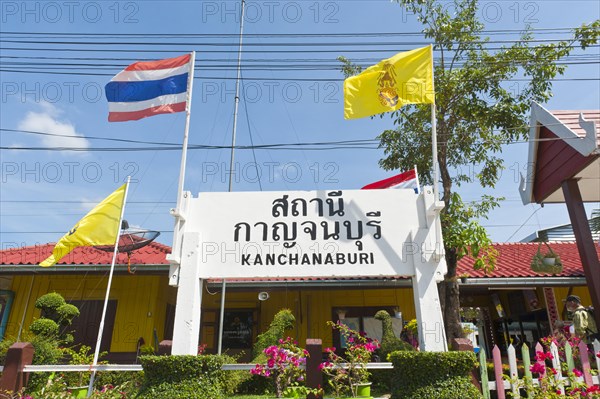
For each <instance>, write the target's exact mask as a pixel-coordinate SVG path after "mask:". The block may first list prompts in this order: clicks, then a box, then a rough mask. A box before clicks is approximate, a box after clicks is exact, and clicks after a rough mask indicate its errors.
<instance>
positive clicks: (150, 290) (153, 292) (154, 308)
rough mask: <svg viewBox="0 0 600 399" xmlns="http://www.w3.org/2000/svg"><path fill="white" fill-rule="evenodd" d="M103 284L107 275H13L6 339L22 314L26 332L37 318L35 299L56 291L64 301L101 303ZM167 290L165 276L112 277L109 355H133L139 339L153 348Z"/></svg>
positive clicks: (13, 334)
mask: <svg viewBox="0 0 600 399" xmlns="http://www.w3.org/2000/svg"><path fill="white" fill-rule="evenodd" d="M32 279H33V285H31V283H32ZM107 283H108V277H107V276H98V275H89V274H88V275H35V276H31V275H28V276H23V275H18V276H14V278H13V281H12V287H11V290H12V291H14V292H15V298H14V302H13V307H12V310H11V314H10V317H9V323H8V326H7V332H6V336H16V335H17V334H18V330H19V326H20V325H21V320H22V319H23V313H24V312H25V318H24V323H23V325H24V328H23V331H27V327H28V326H29V325H30V324H31V322H32V321H33V320H34V319H35V318H38V317H39V316H40V311H39V310H38V309H35V307H34V303H35V300H36V299H37V298H38V297H40V296H42V295H44V294H47V293H49V292H58V293H59V294H61V295H62V296H63V297H64V298H65V299H66V300H67V301H69V300H73V301H74V300H104V296H105V293H106V286H107ZM30 287H31V295H29V290H30ZM168 288H170V287H168V282H167V277H166V276H148V275H135V274H134V275H117V276H114V277H113V282H112V288H111V292H110V296H109V299H110V300H116V301H117V310H116V315H115V323H114V329H113V335H112V340H111V345H110V351H111V352H135V351H136V345H137V341H138V339H139V338H140V337H142V338H144V341H145V342H146V344H150V345H154V343H153V341H154V339H153V329H154V328H156V329H157V333H158V336H159V341H160V340H161V339H162V334H163V326H164V323H165V312H166V302H167V301H168V300H169V298H170V296H169V292H168V291H169V290H168ZM173 302H174V301H173ZM26 306H27V310H25V307H26Z"/></svg>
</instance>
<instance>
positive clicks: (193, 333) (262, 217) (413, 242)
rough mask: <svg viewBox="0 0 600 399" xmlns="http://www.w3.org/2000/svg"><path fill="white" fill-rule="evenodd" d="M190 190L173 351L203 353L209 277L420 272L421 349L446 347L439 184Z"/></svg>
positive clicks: (416, 278)
mask: <svg viewBox="0 0 600 399" xmlns="http://www.w3.org/2000/svg"><path fill="white" fill-rule="evenodd" d="M183 198H184V201H183V203H182V209H181V213H180V214H178V215H176V216H177V217H178V218H181V219H180V220H184V223H182V224H181V228H179V229H177V230H176V231H175V232H174V238H173V253H172V254H171V256H170V257H169V260H170V262H171V270H170V273H169V274H170V275H169V278H170V283H171V284H172V285H176V286H177V285H178V287H179V288H178V291H177V307H176V311H175V323H174V324H175V326H174V332H173V349H172V353H173V354H178V355H182V354H195V353H196V352H197V346H198V336H199V331H200V310H201V297H202V291H203V290H202V283H201V279H203V278H224V279H227V278H229V279H231V278H269V277H338V276H340V277H341V276H345V277H352V276H373V277H376V276H411V277H412V282H413V296H414V302H415V310H416V313H417V319H418V320H419V323H418V330H419V334H418V335H419V340H420V347H421V349H422V350H427V351H443V350H446V349H447V348H446V338H445V334H444V328H443V318H442V312H441V305H440V301H439V297H438V291H437V282H438V281H441V280H443V278H444V274H445V273H446V262H445V259H444V255H443V241H442V236H441V226H440V216H439V211H440V210H441V209H442V204H441V203H436V202H435V201H434V195H433V193H432V190H431V188H425V189H424V190H423V192H422V193H421V194H415V192H414V191H413V190H409V189H398V190H364V191H363V190H351V191H286V192H241V193H201V194H200V195H199V197H198V198H191V195H190V194H189V193H184V195H183ZM177 225H180V224H179V223H178V224H177Z"/></svg>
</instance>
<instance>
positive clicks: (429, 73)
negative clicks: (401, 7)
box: [344, 46, 435, 119]
mask: <svg viewBox="0 0 600 399" xmlns="http://www.w3.org/2000/svg"><path fill="white" fill-rule="evenodd" d="M434 101H435V92H434V89H433V56H432V47H431V46H427V47H423V48H418V49H415V50H411V51H406V52H403V53H398V54H396V55H395V56H393V57H391V58H388V59H386V60H383V61H381V62H380V63H379V64H377V65H373V66H371V67H369V68H367V69H365V70H364V71H363V72H362V73H360V74H359V75H356V76H352V77H349V78H348V79H346V80H345V81H344V118H346V119H356V118H363V117H365V116H371V115H377V114H380V113H382V112H389V111H394V110H397V109H398V108H400V107H402V106H404V105H407V104H419V103H425V104H432V103H433V102H434Z"/></svg>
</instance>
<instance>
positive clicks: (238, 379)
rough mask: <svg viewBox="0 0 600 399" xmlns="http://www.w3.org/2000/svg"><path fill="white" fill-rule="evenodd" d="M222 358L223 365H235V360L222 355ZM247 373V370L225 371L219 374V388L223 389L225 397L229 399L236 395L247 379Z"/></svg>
mask: <svg viewBox="0 0 600 399" xmlns="http://www.w3.org/2000/svg"><path fill="white" fill-rule="evenodd" d="M221 357H223V363H224V364H234V363H237V358H236V357H233V356H230V355H227V354H224V355H221ZM248 374H249V373H248V371H247V370H227V371H223V373H222V374H221V378H222V380H221V386H222V387H223V393H224V394H225V397H227V398H230V397H232V396H233V395H234V394H236V393H238V391H239V388H240V385H241V384H242V383H243V382H244V381H246V380H247V379H248Z"/></svg>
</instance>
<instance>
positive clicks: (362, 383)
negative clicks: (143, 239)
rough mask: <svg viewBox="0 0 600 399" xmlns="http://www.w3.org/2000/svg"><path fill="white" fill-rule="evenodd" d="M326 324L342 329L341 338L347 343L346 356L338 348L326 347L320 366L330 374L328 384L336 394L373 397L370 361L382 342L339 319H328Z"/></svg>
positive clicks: (340, 330) (340, 395) (339, 395)
mask: <svg viewBox="0 0 600 399" xmlns="http://www.w3.org/2000/svg"><path fill="white" fill-rule="evenodd" d="M327 324H328V325H330V326H331V327H333V329H334V330H337V331H339V333H340V336H341V338H342V341H343V342H345V343H346V348H345V349H344V351H343V355H339V354H338V353H336V348H333V347H332V348H326V349H325V351H326V352H327V361H325V362H323V363H321V365H320V368H321V370H322V371H323V372H324V373H325V374H326V375H328V376H329V377H330V379H329V384H330V385H331V387H332V388H333V390H334V393H335V396H336V397H338V398H339V397H342V396H344V395H345V396H347V397H351V398H357V397H365V398H369V397H371V394H370V392H371V383H370V382H369V376H370V375H371V374H370V373H369V371H368V370H367V363H368V362H369V360H370V359H371V355H372V354H373V352H374V351H375V350H376V349H377V348H379V343H378V342H377V341H376V340H372V339H370V338H367V337H366V334H364V333H359V332H357V331H354V330H352V329H351V328H350V327H348V326H346V325H345V324H343V323H341V322H339V321H338V322H337V323H333V322H331V321H329V322H327Z"/></svg>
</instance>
